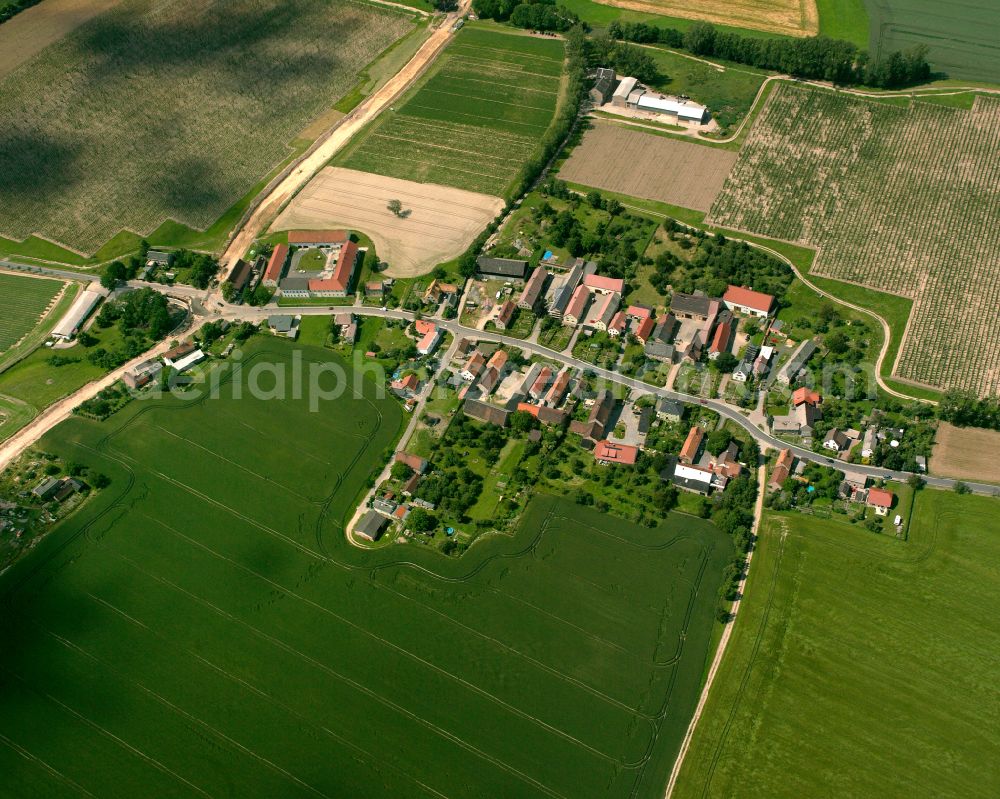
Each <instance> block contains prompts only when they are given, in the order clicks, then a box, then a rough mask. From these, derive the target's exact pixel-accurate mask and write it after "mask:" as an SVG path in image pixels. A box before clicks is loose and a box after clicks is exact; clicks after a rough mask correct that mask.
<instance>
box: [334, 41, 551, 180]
mask: <svg viewBox="0 0 1000 799" xmlns="http://www.w3.org/2000/svg"><path fill="white" fill-rule="evenodd" d="M563 60H564V48H563V44H562V42H561V41H558V40H554V39H541V38H535V37H529V36H522V35H518V34H513V33H503V32H499V31H494V30H487V29H484V28H477V27H475V26H472V25H467V26H466V27H464V28H463V29H462V30H461V31H460V32H459V33H458V35H457V36H456V38H455V41H454V42H453V43H452V44H450V45H449V46H448V49H447V50H446V51H445V52H444V53H443V54H442V55H441V57H440V58H439V59H438V61H437V63H436V64H435V65H434V67H433V68H432V71H431V73H430V75H429V77H428V78H427V79H426V80H424V81H423V82H422V83H421V84H420V85H419V86H418V87H417V88H416V90H415V91H413V92H411V93H410V94H409V95H408V96H407V97H406V98H404V100H403V101H402V102H401V103H399V104H398V105H397V106H396V107H395V108H394V110H390V111H388V112H385V113H383V114H382V115H381V116H380V117H379V119H378V120H376V121H375V122H374V123H373V125H372V126H371V127H370V128H369V129H368V131H367V132H366V133H365V134H364V135H362V136H361V137H359V138H358V139H357V140H356V142H355V143H354V144H352V145H351V146H349V147H348V148H346V149H345V150H344V151H343V153H342V154H341V155H339V156H338V157H337V158H336V159H335V161H334V163H335V164H337V165H338V166H344V167H348V168H350V169H357V170H360V171H363V172H374V173H376V174H380V175H388V176H390V177H396V178H402V179H404V180H414V181H419V182H421V183H440V184H442V185H445V186H454V187H455V188H459V189H465V190H467V191H474V192H477V193H480V194H491V195H494V196H502V195H503V194H504V193H505V191H506V189H507V188H508V187H509V185H510V184H511V182H512V181H513V180H514V178H515V177H516V176H517V173H518V172H519V170H520V168H521V165H522V164H523V163H524V162H525V161H526V160H527V159H528V158H529V157H530V156H531V154H532V153H533V152H534V151H535V149H536V148H537V146H538V140H539V139H540V138H541V137H542V135H543V134H544V133H545V131H546V129H547V128H548V127H549V124H550V123H551V121H552V117H553V115H554V112H555V108H556V104H557V100H558V96H559V86H560V79H561V75H562V68H563Z"/></svg>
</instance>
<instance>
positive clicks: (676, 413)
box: [656, 397, 685, 421]
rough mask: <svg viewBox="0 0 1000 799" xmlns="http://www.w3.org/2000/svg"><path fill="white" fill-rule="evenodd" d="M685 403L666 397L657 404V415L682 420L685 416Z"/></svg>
mask: <svg viewBox="0 0 1000 799" xmlns="http://www.w3.org/2000/svg"><path fill="white" fill-rule="evenodd" d="M684 410H685V405H684V403H683V402H681V401H680V400H675V399H667V398H666V397H664V398H663V399H661V400H660V402H659V404H658V405H657V406H656V415H657V416H662V417H664V418H666V419H673V420H674V421H680V420H681V419H683V418H684Z"/></svg>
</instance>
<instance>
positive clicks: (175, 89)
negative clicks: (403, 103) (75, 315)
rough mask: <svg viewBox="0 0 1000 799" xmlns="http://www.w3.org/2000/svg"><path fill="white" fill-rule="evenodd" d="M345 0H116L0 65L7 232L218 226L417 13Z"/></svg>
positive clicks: (85, 243) (103, 233) (82, 244)
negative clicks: (3, 68) (8, 66)
mask: <svg viewBox="0 0 1000 799" xmlns="http://www.w3.org/2000/svg"><path fill="white" fill-rule="evenodd" d="M413 24H414V23H413V19H412V17H411V16H409V15H408V14H406V13H404V12H399V11H397V10H394V9H391V8H387V7H384V6H376V5H373V4H372V5H369V4H364V3H353V2H348V1H347V0H333V2H326V1H325V0H282V2H279V1H278V0H237V2H233V3H224V4H222V3H212V4H205V3H202V2H198V0H177V1H175V2H168V1H167V0H153V1H152V2H143V1H142V0H123V2H121V3H120V4H118V5H116V6H115V7H114V8H112V9H110V10H108V11H106V12H105V13H103V14H101V15H99V16H97V17H95V18H94V19H91V20H90V21H88V22H86V23H84V24H83V25H81V26H80V27H79V28H77V29H76V30H75V31H73V32H72V33H70V34H69V35H68V36H66V37H65V38H64V39H62V40H61V41H59V42H57V43H55V44H53V45H51V46H50V47H48V48H47V49H45V50H43V51H42V52H41V53H40V54H38V55H37V56H36V57H34V58H33V59H31V60H29V61H27V62H26V63H24V64H22V65H21V66H20V67H19V68H18V69H16V70H14V71H13V72H11V73H10V74H8V75H7V76H6V77H4V78H3V79H2V80H0V117H2V118H3V119H4V124H3V126H2V128H0V207H2V208H3V209H4V213H3V218H2V219H0V234H2V235H3V236H5V237H7V238H12V239H17V240H21V239H24V238H25V237H27V236H28V235H30V234H32V233H38V234H39V235H40V236H42V237H45V238H48V239H51V240H54V241H56V242H58V243H60V244H63V245H65V246H67V247H70V248H73V249H76V250H78V251H82V252H85V253H93V252H94V251H95V250H97V249H98V248H99V247H100V246H101V245H102V244H104V243H105V242H107V241H108V240H109V239H111V238H112V237H113V236H115V235H116V234H118V233H119V232H120V231H122V230H123V229H127V230H130V231H133V232H135V233H140V234H148V233H150V232H152V231H153V230H155V229H156V228H157V227H158V226H159V225H160V224H161V223H163V222H164V221H165V220H167V219H173V220H175V221H177V222H179V223H182V224H183V225H186V226H188V227H190V228H197V229H199V230H202V229H205V228H207V227H209V226H210V225H211V224H212V223H213V222H214V221H215V220H216V219H217V218H219V217H220V216H221V215H222V214H223V212H225V211H226V210H227V209H228V208H229V207H230V206H232V205H233V204H234V203H235V202H236V201H237V200H239V199H240V198H241V197H242V196H243V195H245V194H246V193H247V192H248V191H249V190H250V188H251V187H252V186H254V185H255V184H256V183H257V182H258V181H259V180H260V179H261V178H262V176H263V175H265V174H266V173H268V172H269V171H270V170H272V169H273V168H274V167H275V166H277V165H278V164H279V163H281V162H282V161H283V160H285V159H287V158H288V157H289V156H290V155H291V153H292V150H291V144H292V142H293V140H294V139H295V136H296V134H297V133H298V132H299V131H301V130H302V129H303V128H304V127H305V126H306V124H307V123H308V122H309V121H310V120H311V119H313V118H314V117H316V116H318V115H319V114H320V113H322V112H323V111H325V110H328V109H329V108H330V107H331V106H332V105H333V103H334V101H336V100H337V99H338V98H339V97H341V96H342V95H344V94H346V93H347V92H348V90H349V89H350V88H351V86H352V85H353V84H354V83H355V82H356V80H357V78H356V76H357V74H358V72H359V71H361V69H362V68H363V67H364V66H365V65H366V64H368V63H369V62H371V61H372V60H373V59H374V58H375V56H376V55H377V54H378V53H380V52H382V51H383V50H385V49H386V48H387V47H388V46H389V45H391V44H392V43H393V42H394V41H396V40H397V39H398V38H400V37H401V36H402V35H403V34H405V33H406V32H407V31H409V30H411V29H412V27H413Z"/></svg>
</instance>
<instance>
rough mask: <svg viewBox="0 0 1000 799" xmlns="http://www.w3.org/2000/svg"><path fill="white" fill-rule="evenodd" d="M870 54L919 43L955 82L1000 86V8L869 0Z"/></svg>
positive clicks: (982, 3) (985, 2) (987, 1)
mask: <svg viewBox="0 0 1000 799" xmlns="http://www.w3.org/2000/svg"><path fill="white" fill-rule="evenodd" d="M865 6H866V7H867V9H868V13H869V16H870V17H871V33H870V41H869V51H870V52H871V53H872V55H873V56H875V57H878V56H881V55H882V54H884V53H889V52H892V51H893V50H902V49H904V48H907V47H912V46H913V45H915V44H924V45H927V46H928V47H929V48H930V52H929V54H928V58H929V60H930V62H931V64H932V65H933V67H934V69H935V70H936V71H940V72H944V73H946V74H947V75H948V77H951V78H961V79H965V80H973V81H987V82H990V83H1000V4H998V3H997V1H996V0H970V2H964V3H950V4H948V6H947V10H946V11H945V10H944V9H943V8H942V6H941V4H940V3H937V2H934V0H865Z"/></svg>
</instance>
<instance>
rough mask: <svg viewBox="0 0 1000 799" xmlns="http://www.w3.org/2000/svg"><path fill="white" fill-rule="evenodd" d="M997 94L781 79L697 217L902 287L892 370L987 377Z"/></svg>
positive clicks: (865, 279) (994, 341)
mask: <svg viewBox="0 0 1000 799" xmlns="http://www.w3.org/2000/svg"><path fill="white" fill-rule="evenodd" d="M998 185H1000V101H998V100H996V99H993V98H986V97H980V98H978V99H977V101H976V104H975V106H974V107H973V109H971V110H966V109H958V108H948V107H945V106H938V105H931V104H927V103H919V102H917V103H914V104H913V105H912V106H911V107H900V106H893V105H887V104H883V103H879V102H876V101H871V100H866V99H862V98H857V97H851V96H849V95H844V94H831V93H830V92H826V91H819V90H813V89H806V88H802V87H793V86H787V85H783V86H781V87H780V88H779V89H778V90H777V91H776V92H774V94H773V95H772V97H771V99H770V101H769V102H768V104H767V107H766V108H765V109H764V111H763V113H762V114H761V115H760V118H759V119H758V121H757V123H756V125H755V126H754V129H753V132H752V134H751V136H750V138H749V139H748V141H747V143H746V144H745V145H744V147H743V149H742V150H741V152H740V157H739V159H738V161H737V163H736V167H735V168H734V169H733V171H732V172H731V173H730V175H729V178H728V180H727V181H726V184H725V186H724V188H723V191H722V193H721V194H720V195H719V197H718V198H717V199H716V201H715V203H714V204H713V206H712V210H711V214H710V217H709V218H710V221H711V222H713V223H715V224H718V225H722V226H726V227H732V228H738V229H741V230H746V231H750V232H754V233H759V234H762V235H765V236H770V237H772V238H778V239H784V240H788V241H795V242H800V243H803V244H806V245H809V246H813V247H817V248H819V249H820V255H819V257H818V258H817V261H816V264H815V267H814V271H815V273H816V274H820V275H825V276H828V277H832V278H836V279H838V280H845V281H850V282H854V283H859V284H862V285H866V286H871V287H873V288H876V289H879V290H881V291H886V292H890V293H893V294H898V295H904V296H907V297H910V298H912V299H913V300H914V305H913V314H912V318H911V320H910V326H909V331H908V334H907V336H906V338H905V339H904V341H903V345H902V349H901V353H900V357H899V361H898V364H897V367H896V374H897V375H898V376H899V377H901V378H904V379H908V380H913V381H917V382H920V383H925V384H927V385H931V386H936V387H941V388H964V389H970V390H973V391H977V392H996V391H998V389H1000V192H998V191H997V186H998Z"/></svg>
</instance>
